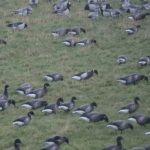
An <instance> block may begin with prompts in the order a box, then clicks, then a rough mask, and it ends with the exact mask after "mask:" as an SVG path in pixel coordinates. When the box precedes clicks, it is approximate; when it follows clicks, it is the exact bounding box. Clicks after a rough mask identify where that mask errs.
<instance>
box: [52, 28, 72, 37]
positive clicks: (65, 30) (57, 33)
mask: <svg viewBox="0 0 150 150" xmlns="http://www.w3.org/2000/svg"><path fill="white" fill-rule="evenodd" d="M69 31H70V29H69V28H59V29H56V30H55V31H52V32H51V35H53V36H54V37H58V36H64V35H66V34H68V32H69Z"/></svg>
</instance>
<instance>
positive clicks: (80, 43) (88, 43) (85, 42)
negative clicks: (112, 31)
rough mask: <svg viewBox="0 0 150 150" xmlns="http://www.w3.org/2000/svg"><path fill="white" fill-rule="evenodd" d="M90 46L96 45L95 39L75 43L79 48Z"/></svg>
mask: <svg viewBox="0 0 150 150" xmlns="http://www.w3.org/2000/svg"><path fill="white" fill-rule="evenodd" d="M91 44H96V40H95V39H83V40H79V41H77V42H76V43H75V45H79V46H87V45H91Z"/></svg>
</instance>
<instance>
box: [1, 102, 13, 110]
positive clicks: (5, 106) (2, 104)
mask: <svg viewBox="0 0 150 150" xmlns="http://www.w3.org/2000/svg"><path fill="white" fill-rule="evenodd" d="M11 104H12V105H14V107H15V104H16V102H15V101H14V100H1V101H0V110H1V111H4V110H5V109H6V108H8V107H9V106H10V105H11Z"/></svg>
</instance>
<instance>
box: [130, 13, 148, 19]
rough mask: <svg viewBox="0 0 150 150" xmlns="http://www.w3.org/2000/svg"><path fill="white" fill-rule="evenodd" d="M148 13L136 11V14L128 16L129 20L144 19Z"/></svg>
mask: <svg viewBox="0 0 150 150" xmlns="http://www.w3.org/2000/svg"><path fill="white" fill-rule="evenodd" d="M148 15H150V13H148V12H146V13H137V14H134V15H132V16H129V17H128V18H129V19H131V20H135V21H137V20H142V19H145V18H146V16H148Z"/></svg>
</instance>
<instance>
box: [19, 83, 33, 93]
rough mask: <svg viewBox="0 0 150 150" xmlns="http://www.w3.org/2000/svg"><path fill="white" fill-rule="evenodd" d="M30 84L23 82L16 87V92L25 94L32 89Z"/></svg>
mask: <svg viewBox="0 0 150 150" xmlns="http://www.w3.org/2000/svg"><path fill="white" fill-rule="evenodd" d="M32 89H33V88H32V85H31V84H30V83H23V84H21V85H20V86H19V87H18V88H17V89H16V92H17V93H19V94H21V95H27V94H29V93H30V92H31V91H32Z"/></svg>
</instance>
